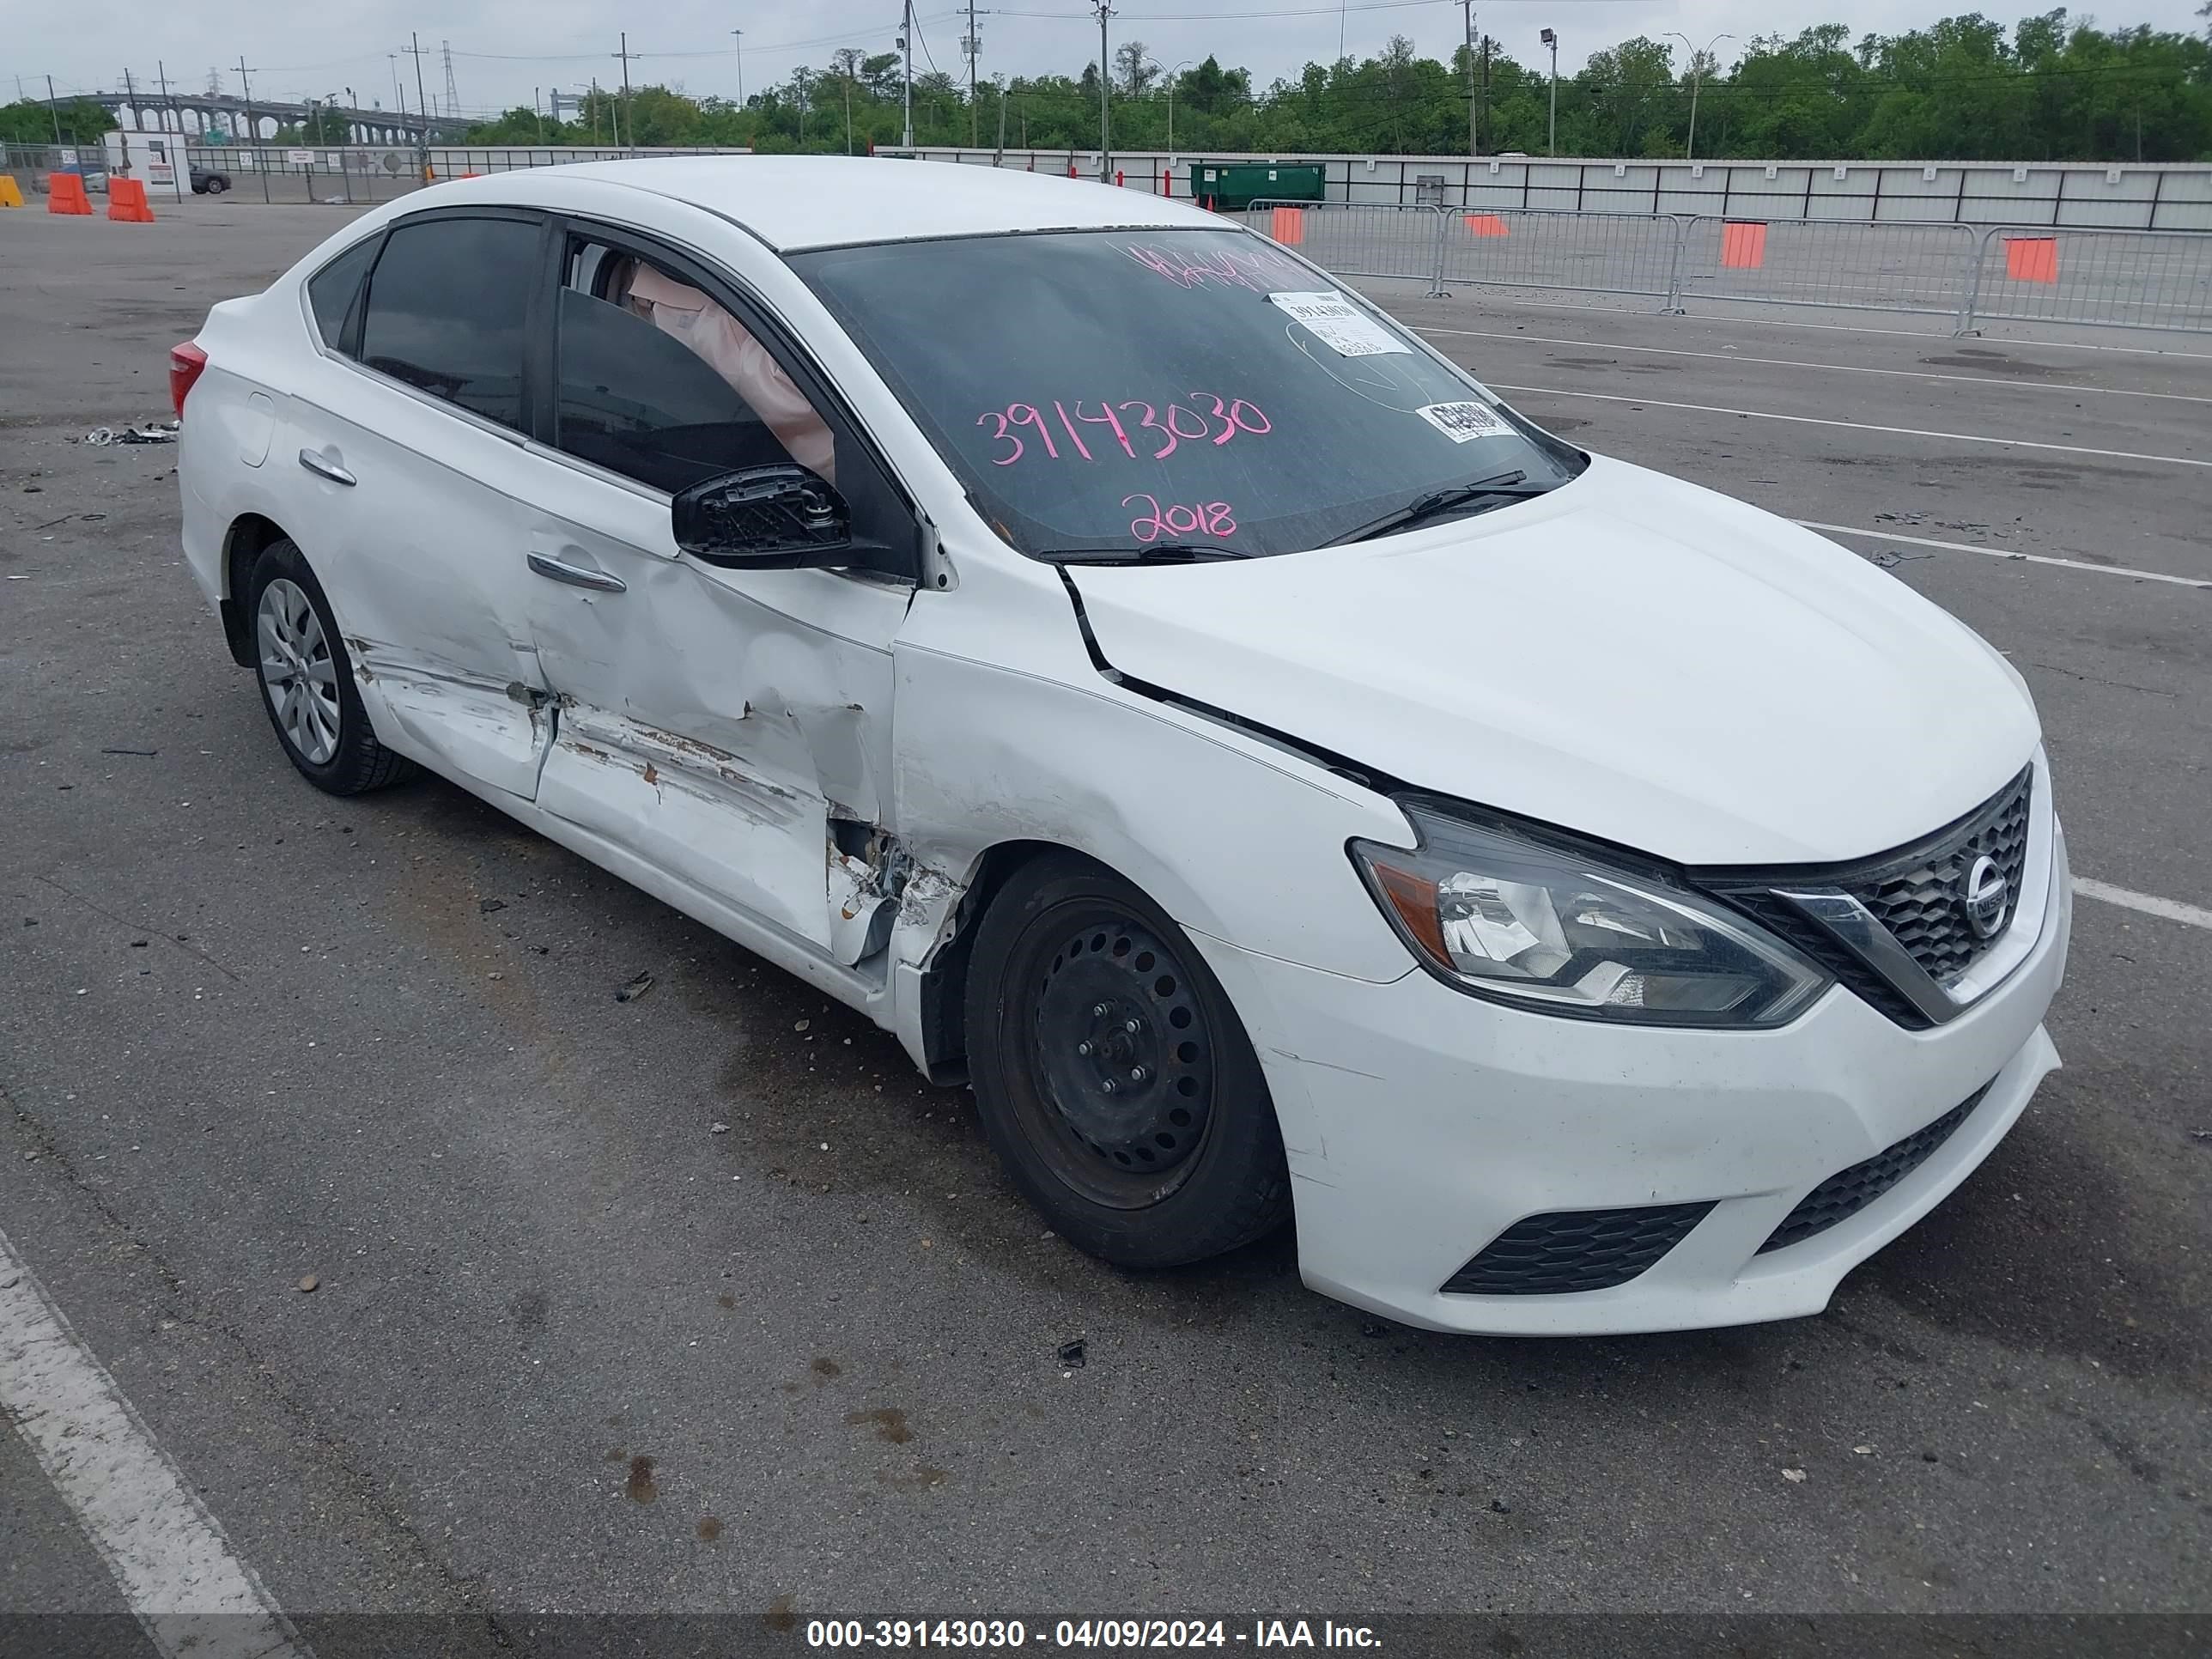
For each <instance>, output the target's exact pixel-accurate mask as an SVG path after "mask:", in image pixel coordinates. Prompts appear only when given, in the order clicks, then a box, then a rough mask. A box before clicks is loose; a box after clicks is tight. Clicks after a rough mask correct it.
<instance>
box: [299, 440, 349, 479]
mask: <svg viewBox="0 0 2212 1659" xmlns="http://www.w3.org/2000/svg"><path fill="white" fill-rule="evenodd" d="M300 465H301V466H304V467H306V468H307V471H310V472H312V473H313V474H314V475H315V476H316V477H319V478H328V479H329V480H330V481H331V483H339V484H356V483H360V482H361V480H360V479H358V478H356V477H354V476H353V474H352V473H350V472H349V471H346V470H345V469H344V468H343V467H342V466H340V465H338V464H337V462H336V461H326V460H325V459H323V458H322V457H321V456H320V455H319V454H317V453H315V452H314V451H313V450H312V449H303V450H301V452H300Z"/></svg>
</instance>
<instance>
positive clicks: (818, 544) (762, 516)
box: [669, 462, 872, 570]
mask: <svg viewBox="0 0 2212 1659" xmlns="http://www.w3.org/2000/svg"><path fill="white" fill-rule="evenodd" d="M669 512H670V516H671V519H672V520H674V524H675V530H676V544H677V546H678V547H680V548H681V549H683V550H684V551H685V552H686V553H689V554H690V555H691V556H693V557H694V558H697V559H704V560H705V561H707V562H708V563H709V564H719V565H726V566H729V567H731V568H736V569H740V570H796V569H800V568H805V567H807V566H811V565H852V564H867V563H871V562H872V559H871V557H870V555H869V552H868V551H867V550H863V549H861V548H860V547H857V546H856V545H855V544H854V540H853V521H852V513H851V511H850V510H849V509H848V507H846V505H845V498H844V497H843V496H842V495H839V494H838V493H837V491H836V489H835V488H833V487H832V486H831V484H830V483H829V481H828V480H827V479H825V478H823V477H822V476H821V475H820V474H819V473H817V472H814V471H810V470H809V469H807V468H805V467H803V466H798V465H792V464H791V463H788V462H778V463H776V464H775V465H771V466H748V467H744V468H741V469H739V470H738V471H735V472H725V473H723V474H722V475H720V477H713V478H708V479H706V480H704V481H703V482H702V483H696V484H693V485H692V486H691V487H690V489H686V490H684V491H683V492H682V493H681V494H680V495H678V496H677V497H676V499H675V501H673V502H672V503H671V506H670V509H669Z"/></svg>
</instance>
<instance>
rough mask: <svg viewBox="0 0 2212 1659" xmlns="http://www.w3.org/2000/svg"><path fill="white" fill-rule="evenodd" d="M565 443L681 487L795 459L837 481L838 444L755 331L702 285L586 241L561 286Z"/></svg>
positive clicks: (583, 455) (559, 407)
mask: <svg viewBox="0 0 2212 1659" xmlns="http://www.w3.org/2000/svg"><path fill="white" fill-rule="evenodd" d="M557 328H558V334H559V347H558V353H559V355H558V359H557V362H558V368H557V371H556V379H557V381H558V392H557V403H556V428H555V437H554V442H555V444H556V446H557V447H559V448H561V449H562V450H564V451H566V452H567V453H569V454H571V455H574V456H577V457H579V458H580V459H584V460H587V461H591V462H593V463H595V464H596V465H600V466H604V467H605V468H607V469H608V470H609V471H614V472H619V473H621V474H623V476H624V477H630V478H635V479H636V480H638V481H639V482H640V483H646V484H650V485H652V486H653V488H655V489H665V490H667V491H668V492H669V493H670V494H671V495H672V494H674V493H675V492H677V491H678V490H680V489H684V488H685V487H686V486H688V485H690V484H694V483H699V482H701V481H702V480H703V479H707V478H712V477H718V476H720V474H723V473H726V472H734V471H738V470H739V469H740V468H743V467H749V466H763V465H773V464H775V463H778V462H783V463H789V462H793V461H796V462H797V463H798V464H799V465H801V466H805V467H809V468H811V469H812V470H813V471H816V472H817V473H819V474H821V475H822V477H824V478H826V479H828V480H829V482H830V483H836V478H837V462H836V444H835V441H833V439H832V437H831V435H830V430H829V426H828V425H827V424H826V423H825V422H823V419H822V417H821V416H819V415H818V414H817V413H816V411H815V409H814V406H813V404H812V403H811V401H810V400H809V399H808V398H807V397H806V395H805V393H804V392H801V391H800V390H799V387H798V386H796V385H794V384H793V381H792V380H791V378H790V377H789V376H788V375H787V374H785V373H784V371H783V368H782V367H781V365H780V364H779V363H778V362H776V360H775V357H774V356H772V355H770V353H769V350H768V349H767V348H766V347H765V346H763V344H762V343H760V341H759V340H758V339H757V338H756V337H754V335H753V334H752V332H751V331H750V330H749V329H747V328H746V327H745V326H744V324H743V323H741V322H740V321H738V319H737V318H736V317H735V316H733V315H732V313H730V312H729V310H728V309H727V308H726V307H724V306H723V305H722V304H721V303H720V301H716V300H715V299H714V298H713V297H712V296H711V295H708V294H707V293H706V292H705V291H704V290H703V289H699V288H696V287H694V286H693V285H692V284H690V283H686V282H684V281H683V280H682V279H681V278H679V277H677V276H671V274H670V273H668V272H667V271H665V270H661V269H660V268H659V266H657V265H654V264H651V263H649V262H647V261H646V260H643V259H640V258H635V257H632V256H630V255H629V254H626V253H624V252H621V251H620V250H618V249H615V248H611V247H607V246H603V245H600V244H596V243H592V242H588V241H584V240H578V241H577V242H575V243H574V245H572V246H571V248H570V251H569V256H568V261H567V270H566V276H565V280H564V281H563V283H562V288H561V295H560V301H559V306H558V314H557Z"/></svg>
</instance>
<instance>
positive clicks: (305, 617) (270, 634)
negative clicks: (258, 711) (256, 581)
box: [254, 576, 340, 766]
mask: <svg viewBox="0 0 2212 1659" xmlns="http://www.w3.org/2000/svg"><path fill="white" fill-rule="evenodd" d="M254 634H255V637H256V638H257V639H258V641H259V642H260V649H261V690H262V691H263V693H264V695H265V696H267V697H268V699H269V708H270V712H271V713H273V714H275V715H276V725H277V728H278V729H279V730H280V731H282V732H283V733H284V736H285V738H286V739H287V740H288V741H289V742H290V744H291V745H292V747H293V748H295V749H296V750H299V752H300V754H301V756H302V757H304V758H305V759H306V760H307V763H308V764H309V765H311V766H321V765H324V764H325V763H328V761H329V760H330V758H331V756H333V755H335V754H337V752H338V721H339V718H340V714H339V708H338V674H337V664H336V663H335V662H333V661H332V660H331V642H330V641H329V639H328V638H327V637H325V635H324V633H323V619H322V618H321V617H318V616H317V615H316V614H315V607H314V605H313V602H312V601H310V600H309V599H308V598H307V592H306V590H305V589H303V588H302V587H301V586H300V585H299V584H298V583H297V582H295V581H293V580H289V578H287V577H283V576H279V577H278V578H277V579H276V580H275V581H272V582H270V584H269V586H266V587H264V588H263V589H262V590H261V605H260V609H259V611H258V613H257V615H256V617H255V619H254Z"/></svg>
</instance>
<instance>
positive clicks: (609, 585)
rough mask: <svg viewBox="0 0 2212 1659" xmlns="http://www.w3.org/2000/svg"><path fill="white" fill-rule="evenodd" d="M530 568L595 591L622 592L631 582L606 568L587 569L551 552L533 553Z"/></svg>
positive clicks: (557, 579) (560, 580) (558, 579)
mask: <svg viewBox="0 0 2212 1659" xmlns="http://www.w3.org/2000/svg"><path fill="white" fill-rule="evenodd" d="M530 568H532V570H535V571H536V572H537V573H538V574H539V575H541V576H550V577H551V578H552V579H553V580H555V581H556V582H566V583H568V586H571V587H588V588H590V589H591V590H592V592H594V593H622V592H628V591H629V583H627V582H625V581H623V579H622V578H621V577H620V576H610V575H609V574H607V573H606V572H605V571H604V570H587V569H586V568H584V567H583V566H582V565H580V564H566V563H563V562H562V561H561V560H559V559H556V558H555V557H554V556H552V555H551V554H550V553H532V555H531V556H530Z"/></svg>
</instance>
